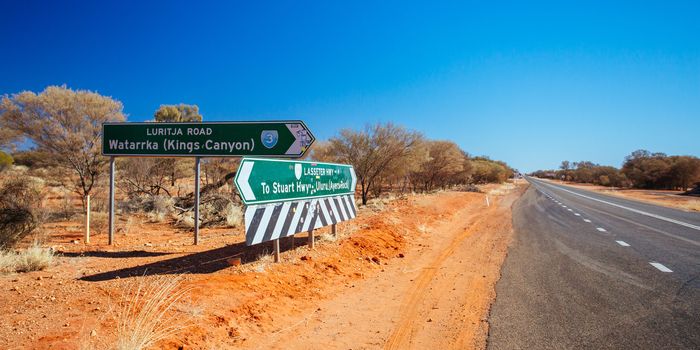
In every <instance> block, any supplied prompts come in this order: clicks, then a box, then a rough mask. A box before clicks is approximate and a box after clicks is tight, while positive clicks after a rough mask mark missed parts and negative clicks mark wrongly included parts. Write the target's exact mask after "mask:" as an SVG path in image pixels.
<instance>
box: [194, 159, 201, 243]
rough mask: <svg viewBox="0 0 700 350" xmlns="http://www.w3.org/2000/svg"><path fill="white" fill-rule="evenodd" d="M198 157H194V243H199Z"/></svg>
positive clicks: (199, 176)
mask: <svg viewBox="0 0 700 350" xmlns="http://www.w3.org/2000/svg"><path fill="white" fill-rule="evenodd" d="M200 169H201V167H200V158H199V157H196V158H195V159H194V245H197V244H199V182H200V178H201V175H200Z"/></svg>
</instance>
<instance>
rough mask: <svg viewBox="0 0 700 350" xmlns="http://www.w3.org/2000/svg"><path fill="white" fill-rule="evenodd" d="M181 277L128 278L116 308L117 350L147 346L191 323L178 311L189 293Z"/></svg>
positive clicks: (181, 329) (139, 348) (178, 331)
mask: <svg viewBox="0 0 700 350" xmlns="http://www.w3.org/2000/svg"><path fill="white" fill-rule="evenodd" d="M182 280H183V277H182V276H175V277H173V276H158V277H149V278H146V277H141V278H139V279H136V280H132V281H131V285H130V286H128V287H127V288H125V290H126V292H125V293H124V294H123V295H122V297H121V300H120V302H119V304H118V305H117V307H116V315H115V317H116V323H117V339H116V341H115V344H114V348H115V349H116V350H142V349H147V348H149V347H152V346H153V345H155V344H156V343H157V342H158V341H160V340H163V339H166V338H169V337H172V336H174V335H177V334H178V333H180V332H181V331H183V330H185V329H187V328H188V327H189V326H190V325H191V320H190V318H189V317H186V316H185V315H186V314H185V315H183V313H182V312H177V309H178V307H177V306H178V304H179V302H180V301H181V300H183V299H184V298H185V297H186V296H187V295H188V293H189V292H190V289H188V288H184V287H183V286H182Z"/></svg>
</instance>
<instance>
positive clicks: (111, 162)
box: [108, 157, 114, 245]
mask: <svg viewBox="0 0 700 350" xmlns="http://www.w3.org/2000/svg"><path fill="white" fill-rule="evenodd" d="M108 243H109V245H112V243H114V157H109V242H108Z"/></svg>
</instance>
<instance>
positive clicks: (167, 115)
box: [153, 103, 202, 186]
mask: <svg viewBox="0 0 700 350" xmlns="http://www.w3.org/2000/svg"><path fill="white" fill-rule="evenodd" d="M153 118H154V119H155V121H157V122H162V123H166V122H167V123H187V122H190V123H191V122H201V121H202V115H201V114H199V107H198V106H197V105H188V104H184V103H181V104H179V105H160V107H159V108H158V110H157V111H156V112H155V113H154V114H153ZM177 163H178V159H177V158H169V159H167V160H165V161H164V163H163V165H164V166H166V167H167V168H168V169H170V186H175V181H176V180H177V179H178V178H180V177H181V175H182V172H179V171H178V169H179V168H178V164H177Z"/></svg>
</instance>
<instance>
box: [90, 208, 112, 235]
mask: <svg viewBox="0 0 700 350" xmlns="http://www.w3.org/2000/svg"><path fill="white" fill-rule="evenodd" d="M107 226H109V214H108V213H104V212H94V213H90V229H91V230H92V232H94V233H105V232H107Z"/></svg>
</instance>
